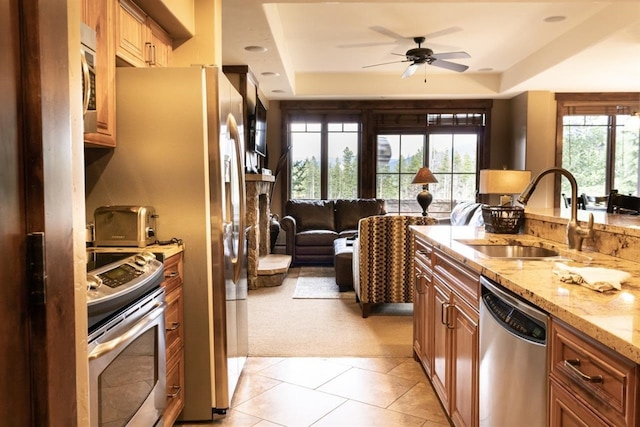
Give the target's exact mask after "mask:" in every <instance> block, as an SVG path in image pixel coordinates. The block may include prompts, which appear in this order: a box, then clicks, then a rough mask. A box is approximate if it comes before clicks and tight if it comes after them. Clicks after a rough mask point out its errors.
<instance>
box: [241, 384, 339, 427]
mask: <svg viewBox="0 0 640 427" xmlns="http://www.w3.org/2000/svg"><path fill="white" fill-rule="evenodd" d="M344 401H345V399H342V398H340V397H337V396H332V395H329V394H326V393H321V392H319V391H315V390H310V389H308V388H305V387H300V386H297V385H292V384H284V383H283V384H280V385H277V386H276V387H274V388H272V389H270V390H267V391H266V392H264V393H262V394H260V395H258V396H256V397H254V398H253V399H250V400H248V401H246V402H244V403H242V404H241V405H238V406H237V407H236V408H235V410H236V411H239V412H243V413H245V414H249V415H252V416H254V417H258V418H262V419H263V420H266V421H269V422H272V423H276V424H280V425H283V426H291V427H293V426H296V427H303V426H310V425H311V424H313V423H314V422H316V421H317V420H319V419H320V418H322V417H323V416H325V415H326V414H327V413H329V412H331V411H332V410H334V409H335V408H337V407H338V406H340V405H341V404H342V403H344Z"/></svg>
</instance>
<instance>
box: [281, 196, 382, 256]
mask: <svg viewBox="0 0 640 427" xmlns="http://www.w3.org/2000/svg"><path fill="white" fill-rule="evenodd" d="M386 213H387V212H386V205H385V201H384V200H382V199H336V200H289V201H287V203H286V205H285V210H284V215H285V216H284V217H283V218H282V220H281V221H280V226H281V227H282V230H284V232H285V233H286V252H287V254H288V255H291V262H292V264H293V265H301V264H328V265H331V264H333V261H334V247H333V242H334V240H335V239H337V238H339V237H351V236H354V235H355V234H357V232H358V221H360V219H362V218H366V217H369V216H373V215H384V214H386Z"/></svg>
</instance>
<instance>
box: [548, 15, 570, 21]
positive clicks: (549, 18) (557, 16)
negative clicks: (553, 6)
mask: <svg viewBox="0 0 640 427" xmlns="http://www.w3.org/2000/svg"><path fill="white" fill-rule="evenodd" d="M565 19H567V17H566V16H562V15H555V16H547V17H546V18H544V19H543V21H544V22H561V21H564V20H565Z"/></svg>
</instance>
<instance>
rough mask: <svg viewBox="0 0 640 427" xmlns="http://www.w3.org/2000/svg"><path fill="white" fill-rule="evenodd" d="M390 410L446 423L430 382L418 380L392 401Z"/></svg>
mask: <svg viewBox="0 0 640 427" xmlns="http://www.w3.org/2000/svg"><path fill="white" fill-rule="evenodd" d="M388 409H390V410H393V411H397V412H402V413H403V414H408V415H414V416H416V417H420V418H423V419H427V420H429V421H432V422H436V423H440V424H445V425H447V424H448V420H447V417H446V416H445V415H444V412H443V409H442V406H441V405H440V401H439V400H438V398H437V397H436V394H435V392H434V391H433V388H432V387H431V385H430V384H428V383H424V382H419V383H418V384H416V385H415V386H414V387H412V388H411V390H409V391H408V392H407V393H405V394H404V395H402V396H401V397H400V398H399V399H398V400H396V401H395V402H393V403H392V404H391V405H390V406H389V408H388Z"/></svg>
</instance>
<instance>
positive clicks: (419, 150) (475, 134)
mask: <svg viewBox="0 0 640 427" xmlns="http://www.w3.org/2000/svg"><path fill="white" fill-rule="evenodd" d="M424 117H426V118H427V120H428V121H429V125H428V126H426V128H425V130H423V131H421V132H415V131H412V130H407V131H406V132H402V131H400V132H394V133H384V131H379V133H378V135H377V150H376V151H377V163H376V197H379V198H382V199H385V200H386V201H387V211H388V212H395V213H417V212H422V208H420V206H419V205H418V202H417V201H416V196H417V194H418V193H419V192H420V190H421V188H420V186H418V185H415V184H411V181H412V180H413V177H414V176H415V174H416V172H417V171H418V169H420V168H421V167H422V166H428V167H429V169H431V172H433V174H434V175H435V177H436V179H437V180H438V182H437V183H435V184H429V186H428V190H429V192H430V193H431V194H432V195H433V202H432V203H431V205H430V206H429V212H430V213H432V214H433V215H434V216H436V217H438V216H447V215H448V214H449V213H450V212H451V209H452V208H453V206H455V204H456V203H457V202H460V201H466V200H471V201H474V200H475V199H476V182H477V179H476V175H477V171H478V169H479V168H478V157H479V155H478V153H479V150H480V140H481V135H482V129H483V127H482V126H480V125H479V124H480V123H483V120H484V115H482V114H466V113H464V114H429V115H428V116H424ZM398 121H399V120H396V122H398Z"/></svg>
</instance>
